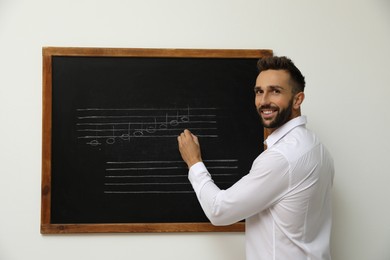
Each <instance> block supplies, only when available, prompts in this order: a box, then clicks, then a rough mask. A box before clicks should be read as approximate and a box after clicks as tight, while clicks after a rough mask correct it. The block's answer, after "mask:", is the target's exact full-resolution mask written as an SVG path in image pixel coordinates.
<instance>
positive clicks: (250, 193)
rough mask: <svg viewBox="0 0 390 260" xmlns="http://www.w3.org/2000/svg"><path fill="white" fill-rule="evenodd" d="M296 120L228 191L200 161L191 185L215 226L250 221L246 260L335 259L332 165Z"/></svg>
mask: <svg viewBox="0 0 390 260" xmlns="http://www.w3.org/2000/svg"><path fill="white" fill-rule="evenodd" d="M305 124H306V117H305V116H300V117H297V118H294V119H292V120H290V121H289V122H287V123H286V124H284V125H283V126H282V127H280V128H278V129H277V130H275V131H274V132H273V133H272V134H271V135H270V136H269V137H268V138H267V140H266V141H265V143H266V145H267V147H268V148H267V149H266V150H265V151H264V152H263V153H261V154H260V155H259V156H258V157H257V158H256V159H255V161H254V162H253V165H252V168H251V170H250V172H249V173H248V174H247V175H245V176H244V177H242V178H241V179H240V180H239V181H238V182H236V183H235V184H234V185H233V186H231V187H230V188H228V189H226V190H221V189H219V188H218V187H217V186H216V185H215V184H214V182H213V180H212V178H211V175H210V174H209V172H208V171H207V169H206V167H205V165H204V164H203V163H202V162H199V163H197V164H195V165H193V166H192V167H191V168H190V171H189V180H190V182H191V184H192V186H193V188H194V190H195V192H196V195H197V197H198V199H199V202H200V204H201V206H202V208H203V210H204V212H205V214H206V215H207V217H208V218H209V220H210V221H211V222H212V223H213V224H214V225H229V224H233V223H235V222H238V221H240V220H243V219H245V220H246V222H245V225H246V227H245V229H246V231H245V232H246V234H245V237H246V259H247V260H261V259H265V260H270V259H274V260H276V259H277V260H280V259H288V260H301V259H311V260H320V259H321V260H323V259H330V258H331V257H330V252H329V243H330V241H329V240H330V232H331V216H332V209H331V187H332V183H333V176H334V166H333V160H332V158H331V156H330V155H329V153H328V151H327V150H326V148H325V147H324V146H323V145H322V144H321V143H320V141H319V140H318V138H317V137H316V136H315V135H314V134H313V133H312V132H310V131H309V130H307V129H306V127H305Z"/></svg>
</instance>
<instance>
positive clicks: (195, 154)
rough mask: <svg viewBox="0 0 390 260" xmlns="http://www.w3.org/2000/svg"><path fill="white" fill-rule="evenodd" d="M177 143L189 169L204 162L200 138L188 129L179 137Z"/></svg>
mask: <svg viewBox="0 0 390 260" xmlns="http://www.w3.org/2000/svg"><path fill="white" fill-rule="evenodd" d="M177 141H178V143H179V151H180V154H181V157H182V158H183V160H184V161H185V162H186V163H187V166H188V168H190V167H191V166H192V165H194V164H195V163H197V162H201V161H202V156H201V153H200V146H199V141H198V137H196V136H195V135H193V134H192V133H191V132H190V131H189V130H187V129H186V130H184V132H183V133H181V134H180V135H179V136H178V137H177Z"/></svg>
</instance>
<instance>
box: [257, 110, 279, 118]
mask: <svg viewBox="0 0 390 260" xmlns="http://www.w3.org/2000/svg"><path fill="white" fill-rule="evenodd" d="M259 111H260V114H261V116H262V118H263V119H265V120H267V119H272V118H274V117H275V116H276V113H277V111H278V110H277V109H276V108H263V109H259Z"/></svg>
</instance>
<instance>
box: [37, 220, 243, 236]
mask: <svg viewBox="0 0 390 260" xmlns="http://www.w3.org/2000/svg"><path fill="white" fill-rule="evenodd" d="M244 230H245V223H244V222H239V223H236V224H233V225H229V226H213V225H212V224H210V223H133V224H111V223H110V224H42V225H41V234H75V233H166V232H171V233H175V232H244Z"/></svg>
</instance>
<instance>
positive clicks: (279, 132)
mask: <svg viewBox="0 0 390 260" xmlns="http://www.w3.org/2000/svg"><path fill="white" fill-rule="evenodd" d="M306 123H307V119H306V116H298V117H295V118H293V119H291V120H290V121H288V122H287V123H285V124H284V125H282V126H281V127H279V128H278V129H276V130H275V131H274V132H273V133H272V134H270V135H269V136H268V138H267V139H266V140H265V141H264V144H265V145H267V147H268V148H270V147H271V146H273V145H274V144H275V143H276V142H277V141H279V140H280V139H282V137H283V136H285V135H286V134H287V133H288V132H290V131H291V130H293V129H294V128H295V127H297V126H301V125H306Z"/></svg>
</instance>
